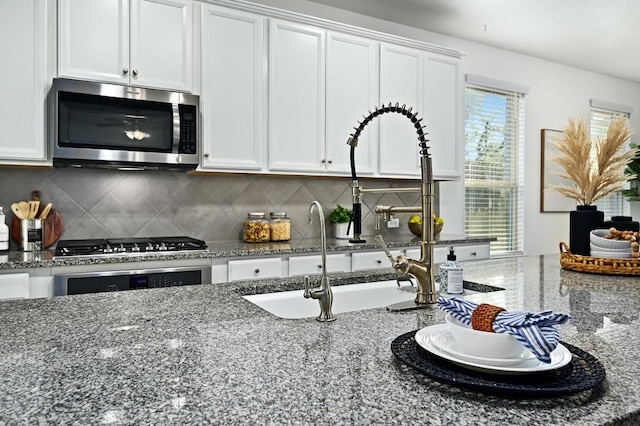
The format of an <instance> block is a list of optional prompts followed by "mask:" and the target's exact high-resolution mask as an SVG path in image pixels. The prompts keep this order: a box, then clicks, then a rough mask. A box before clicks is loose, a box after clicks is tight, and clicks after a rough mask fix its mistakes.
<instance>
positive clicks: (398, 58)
mask: <svg viewBox="0 0 640 426" xmlns="http://www.w3.org/2000/svg"><path fill="white" fill-rule="evenodd" d="M380 50H381V52H380V102H381V103H383V104H385V105H387V104H389V103H390V102H391V103H393V104H395V103H399V104H400V105H401V106H402V105H403V104H404V105H406V106H407V107H412V108H413V111H418V113H419V115H418V116H419V117H420V118H422V123H421V124H422V125H423V126H425V128H424V129H423V131H424V132H425V134H426V135H425V139H427V140H428V142H427V145H428V146H429V152H430V153H431V156H432V162H433V175H434V178H436V179H443V180H447V179H457V178H459V177H460V176H461V166H460V164H461V163H462V148H461V146H462V139H461V138H462V134H461V129H460V127H461V125H462V123H463V117H462V109H461V105H462V98H461V89H460V88H461V82H460V72H459V60H458V59H455V58H449V57H444V56H441V55H436V54H432V53H429V52H425V51H422V50H417V49H412V48H408V47H404V46H396V45H392V44H386V43H382V45H381V49H380ZM378 119H379V120H380V161H379V165H380V169H379V172H380V175H381V176H390V177H412V176H413V177H420V175H421V172H420V148H419V146H418V134H417V132H416V129H415V127H414V126H413V124H412V123H411V122H410V121H409V120H407V117H405V116H402V115H400V114H396V113H387V114H385V115H383V116H380V118H378Z"/></svg>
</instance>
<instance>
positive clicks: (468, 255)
mask: <svg viewBox="0 0 640 426" xmlns="http://www.w3.org/2000/svg"><path fill="white" fill-rule="evenodd" d="M456 257H457V260H477V259H488V258H489V244H473V245H467V246H458V247H456Z"/></svg>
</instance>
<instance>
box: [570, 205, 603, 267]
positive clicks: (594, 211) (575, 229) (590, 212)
mask: <svg viewBox="0 0 640 426" xmlns="http://www.w3.org/2000/svg"><path fill="white" fill-rule="evenodd" d="M603 225H604V212H601V211H598V208H597V206H578V207H577V210H574V211H572V212H569V249H570V250H571V253H573V254H580V255H582V256H589V255H590V254H591V248H590V247H589V234H590V233H591V231H592V230H594V229H598V228H602V227H603Z"/></svg>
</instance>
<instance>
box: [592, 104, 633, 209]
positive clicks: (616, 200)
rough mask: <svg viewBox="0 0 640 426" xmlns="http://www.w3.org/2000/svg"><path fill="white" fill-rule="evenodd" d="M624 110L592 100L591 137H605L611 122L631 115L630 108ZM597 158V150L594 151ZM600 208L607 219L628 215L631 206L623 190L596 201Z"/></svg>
mask: <svg viewBox="0 0 640 426" xmlns="http://www.w3.org/2000/svg"><path fill="white" fill-rule="evenodd" d="M620 109H621V110H623V111H613V110H609V109H604V108H601V107H599V105H598V106H595V104H594V102H593V101H592V102H591V118H590V135H589V136H590V137H591V140H592V141H594V140H596V138H603V137H605V136H607V129H608V128H609V123H610V122H611V120H613V119H614V118H615V117H617V116H623V117H626V118H627V119H628V118H629V117H630V114H629V112H627V111H628V110H624V108H622V107H621V108H620ZM592 155H593V156H594V160H595V150H594V152H593V153H592ZM596 205H597V206H598V210H600V211H602V212H604V216H605V218H606V219H609V218H611V216H628V215H629V211H630V207H629V202H628V201H627V200H626V199H625V198H624V197H623V196H622V191H616V192H614V193H612V194H609V195H607V196H606V197H603V198H601V199H599V200H598V201H596Z"/></svg>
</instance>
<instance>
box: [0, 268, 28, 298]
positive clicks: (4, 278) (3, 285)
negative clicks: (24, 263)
mask: <svg viewBox="0 0 640 426" xmlns="http://www.w3.org/2000/svg"><path fill="white" fill-rule="evenodd" d="M28 298H29V274H28V273H27V272H24V273H18V274H2V275H0V300H2V299H28Z"/></svg>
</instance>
